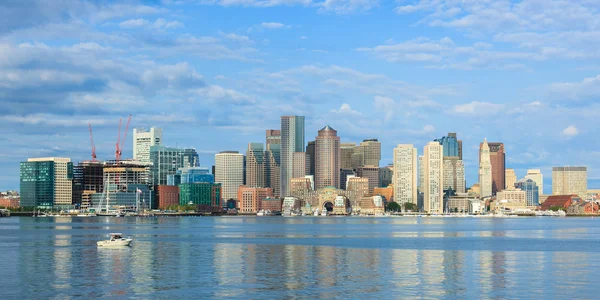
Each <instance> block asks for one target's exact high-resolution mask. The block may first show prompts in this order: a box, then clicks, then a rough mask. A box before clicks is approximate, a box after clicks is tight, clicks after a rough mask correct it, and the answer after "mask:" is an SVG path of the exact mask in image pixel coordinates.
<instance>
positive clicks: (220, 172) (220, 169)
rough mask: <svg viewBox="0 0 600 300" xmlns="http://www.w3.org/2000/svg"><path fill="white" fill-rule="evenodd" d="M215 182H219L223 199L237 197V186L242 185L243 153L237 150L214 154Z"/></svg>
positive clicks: (235, 198)
mask: <svg viewBox="0 0 600 300" xmlns="http://www.w3.org/2000/svg"><path fill="white" fill-rule="evenodd" d="M215 165H216V167H215V171H216V174H215V183H220V184H221V197H222V198H223V200H229V199H234V200H239V199H237V195H238V192H237V191H238V188H239V187H240V186H241V185H244V155H243V154H241V153H239V152H237V151H221V152H220V153H217V154H215Z"/></svg>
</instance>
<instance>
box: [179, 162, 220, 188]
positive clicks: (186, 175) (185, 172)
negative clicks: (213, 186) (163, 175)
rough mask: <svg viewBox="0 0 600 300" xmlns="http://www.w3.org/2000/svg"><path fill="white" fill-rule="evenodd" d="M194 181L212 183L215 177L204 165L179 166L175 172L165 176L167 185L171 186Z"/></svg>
mask: <svg viewBox="0 0 600 300" xmlns="http://www.w3.org/2000/svg"><path fill="white" fill-rule="evenodd" d="M196 182H208V183H214V182H215V177H214V175H213V174H210V173H209V170H208V168H206V167H191V168H187V167H186V168H179V169H177V172H176V173H175V174H173V175H168V176H167V185H171V186H175V185H179V184H181V183H196Z"/></svg>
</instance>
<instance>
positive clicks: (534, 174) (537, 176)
mask: <svg viewBox="0 0 600 300" xmlns="http://www.w3.org/2000/svg"><path fill="white" fill-rule="evenodd" d="M525 179H531V180H533V181H535V184H536V185H537V186H538V188H539V192H540V195H543V194H544V175H542V172H541V171H540V169H529V170H527V175H525Z"/></svg>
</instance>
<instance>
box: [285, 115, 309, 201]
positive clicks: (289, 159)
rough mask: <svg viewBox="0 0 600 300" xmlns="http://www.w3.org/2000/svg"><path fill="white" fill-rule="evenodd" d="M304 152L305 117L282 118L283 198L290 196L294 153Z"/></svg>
mask: <svg viewBox="0 0 600 300" xmlns="http://www.w3.org/2000/svg"><path fill="white" fill-rule="evenodd" d="M303 151H304V116H282V117H281V180H280V184H281V189H280V193H281V195H280V196H281V197H286V196H289V195H288V192H289V190H288V186H289V184H290V179H292V178H293V176H292V175H293V170H292V168H293V165H294V152H303Z"/></svg>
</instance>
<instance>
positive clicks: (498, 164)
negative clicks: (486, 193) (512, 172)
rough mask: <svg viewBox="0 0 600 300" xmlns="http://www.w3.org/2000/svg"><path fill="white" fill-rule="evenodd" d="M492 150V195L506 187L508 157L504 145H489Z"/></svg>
mask: <svg viewBox="0 0 600 300" xmlns="http://www.w3.org/2000/svg"><path fill="white" fill-rule="evenodd" d="M488 146H489V148H490V163H491V164H492V195H496V192H498V191H500V190H502V189H504V187H505V186H506V184H505V178H504V176H505V175H506V155H505V153H504V144H503V143H488Z"/></svg>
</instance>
